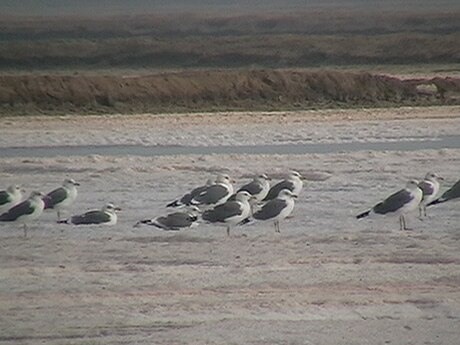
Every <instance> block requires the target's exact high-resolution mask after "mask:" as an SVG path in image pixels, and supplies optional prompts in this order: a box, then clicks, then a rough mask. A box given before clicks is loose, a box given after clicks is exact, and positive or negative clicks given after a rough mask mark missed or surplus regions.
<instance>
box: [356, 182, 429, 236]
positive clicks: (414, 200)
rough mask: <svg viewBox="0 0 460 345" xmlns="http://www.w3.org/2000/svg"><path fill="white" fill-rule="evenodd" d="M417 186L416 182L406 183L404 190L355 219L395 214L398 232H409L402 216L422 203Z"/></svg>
mask: <svg viewBox="0 0 460 345" xmlns="http://www.w3.org/2000/svg"><path fill="white" fill-rule="evenodd" d="M418 184H419V183H418V181H417V180H410V181H409V182H407V184H406V188H404V189H401V190H399V191H398V192H396V193H394V194H392V195H390V196H389V197H388V198H386V199H385V200H383V201H382V202H379V203H378V204H377V205H375V206H374V207H372V208H371V209H370V210H367V211H365V212H363V213H360V214H358V215H357V216H356V218H358V219H361V218H364V217H367V216H369V215H370V214H372V213H374V214H380V215H393V214H396V215H399V226H400V230H410V229H409V228H408V227H407V226H406V219H405V217H404V216H405V215H406V214H407V213H409V212H411V211H414V210H416V209H417V207H419V205H420V202H421V201H422V197H423V192H422V190H421V189H420V188H419V186H418Z"/></svg>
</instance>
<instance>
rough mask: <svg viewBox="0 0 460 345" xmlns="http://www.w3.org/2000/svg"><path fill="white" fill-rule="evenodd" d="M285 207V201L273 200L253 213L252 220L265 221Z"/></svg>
mask: <svg viewBox="0 0 460 345" xmlns="http://www.w3.org/2000/svg"><path fill="white" fill-rule="evenodd" d="M286 206H287V202H286V200H282V199H273V200H270V201H269V202H267V203H266V204H265V205H264V206H262V208H261V209H260V210H259V211H257V212H256V213H254V216H253V217H254V218H255V219H258V220H267V219H271V218H274V217H276V216H277V215H278V214H280V213H281V211H282V210H283V209H284V208H285V207H286Z"/></svg>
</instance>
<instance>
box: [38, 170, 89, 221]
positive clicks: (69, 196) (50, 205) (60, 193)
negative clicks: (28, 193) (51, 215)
mask: <svg viewBox="0 0 460 345" xmlns="http://www.w3.org/2000/svg"><path fill="white" fill-rule="evenodd" d="M79 185H80V184H79V183H77V182H75V181H74V180H73V179H65V180H64V183H63V184H62V186H61V187H59V188H56V189H55V190H53V191H51V192H49V193H48V194H47V195H46V196H47V200H46V201H45V210H47V209H53V210H56V211H57V216H58V220H61V212H60V211H61V210H62V209H65V208H68V207H70V205H72V204H73V202H74V201H75V199H76V198H77V186H79Z"/></svg>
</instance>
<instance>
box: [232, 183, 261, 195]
mask: <svg viewBox="0 0 460 345" xmlns="http://www.w3.org/2000/svg"><path fill="white" fill-rule="evenodd" d="M242 191H246V192H248V193H249V194H251V195H256V194H259V193H260V192H261V191H262V186H261V185H260V183H258V182H257V181H252V182H249V183H248V184H245V185H244V186H242V187H241V188H240V189H238V191H237V193H238V192H242Z"/></svg>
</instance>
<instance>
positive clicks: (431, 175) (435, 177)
mask: <svg viewBox="0 0 460 345" xmlns="http://www.w3.org/2000/svg"><path fill="white" fill-rule="evenodd" d="M425 180H428V181H438V180H439V181H443V180H444V178H443V177H441V176H439V175H438V174H436V173H434V172H429V173H427V174H426V175H425Z"/></svg>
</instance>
